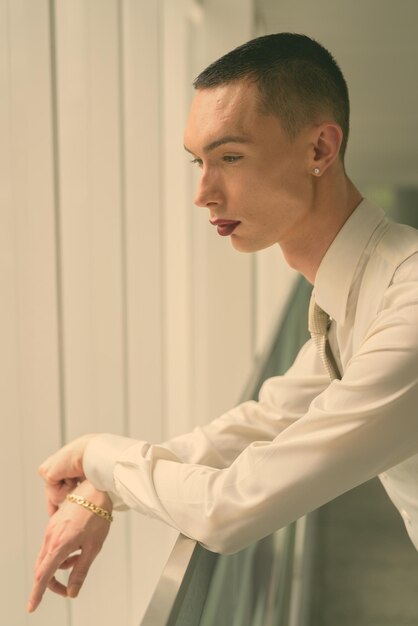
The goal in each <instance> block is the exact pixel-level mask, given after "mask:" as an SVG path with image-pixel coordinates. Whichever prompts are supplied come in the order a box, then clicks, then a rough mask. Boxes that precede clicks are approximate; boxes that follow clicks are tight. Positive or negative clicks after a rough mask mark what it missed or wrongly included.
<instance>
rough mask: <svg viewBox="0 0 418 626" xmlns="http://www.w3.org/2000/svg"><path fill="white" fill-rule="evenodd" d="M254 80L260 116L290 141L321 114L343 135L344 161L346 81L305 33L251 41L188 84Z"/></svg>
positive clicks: (347, 108)
mask: <svg viewBox="0 0 418 626" xmlns="http://www.w3.org/2000/svg"><path fill="white" fill-rule="evenodd" d="M245 79H249V80H254V81H255V82H256V83H257V86H258V90H259V93H260V103H261V110H262V112H263V113H267V114H273V115H277V116H278V117H279V118H280V121H281V123H282V124H283V127H284V130H285V131H286V132H287V133H288V135H289V136H290V137H295V136H296V135H297V133H298V132H299V131H300V130H301V129H302V128H303V127H304V126H305V125H306V124H308V123H309V122H312V121H315V119H317V117H318V115H319V114H320V113H323V112H327V113H329V114H330V115H332V116H333V118H334V120H335V121H336V122H337V124H338V125H339V126H340V127H341V129H342V131H343V141H342V144H341V148H340V156H341V159H342V160H344V154H345V149H346V146H347V140H348V133H349V115H350V104H349V98H348V89H347V83H346V82H345V79H344V76H343V74H342V72H341V70H340V68H339V66H338V65H337V62H336V61H335V59H334V58H333V56H332V55H331V54H330V52H328V50H326V49H325V48H324V47H323V46H322V45H321V44H319V43H318V42H317V41H315V40H314V39H311V38H310V37H307V36H306V35H300V34H296V33H276V34H273V35H265V36H263V37H257V38H256V39H252V40H251V41H248V42H247V43H244V44H243V45H241V46H239V47H238V48H235V49H234V50H232V51H231V52H228V53H227V54H225V55H224V56H223V57H221V58H220V59H218V60H217V61H214V62H213V63H212V64H211V65H209V66H208V67H207V68H206V69H205V70H203V72H201V73H200V74H199V76H198V77H197V78H196V79H195V81H194V82H193V85H194V87H195V88H196V89H205V88H210V87H216V86H218V85H222V84H226V83H229V82H232V81H235V80H245Z"/></svg>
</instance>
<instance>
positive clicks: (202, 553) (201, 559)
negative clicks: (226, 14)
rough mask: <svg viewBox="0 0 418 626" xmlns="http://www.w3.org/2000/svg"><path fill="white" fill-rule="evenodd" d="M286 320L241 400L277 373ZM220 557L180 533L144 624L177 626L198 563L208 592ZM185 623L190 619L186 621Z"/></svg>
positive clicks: (258, 362) (258, 361) (257, 364)
mask: <svg viewBox="0 0 418 626" xmlns="http://www.w3.org/2000/svg"><path fill="white" fill-rule="evenodd" d="M301 285H302V283H301V281H298V283H297V285H296V287H295V289H294V291H293V293H292V294H291V295H290V297H289V301H288V304H287V307H286V308H287V310H289V303H292V301H293V300H294V299H295V297H296V295H297V293H298V290H299V289H300V288H301ZM285 321H286V320H283V319H282V318H281V319H280V320H279V322H278V324H277V327H276V329H275V331H274V333H273V335H272V337H271V340H270V341H269V342H268V343H267V345H266V348H265V349H264V351H263V352H262V353H261V354H260V355H259V356H258V357H257V358H256V360H255V363H254V367H253V369H252V372H251V374H250V377H249V379H248V381H247V384H246V385H245V387H244V391H243V393H242V394H241V399H240V402H244V401H246V400H250V399H255V398H256V397H257V396H258V391H259V389H260V386H261V384H262V382H263V381H264V380H265V378H266V377H268V376H269V375H273V374H275V373H277V372H276V371H275V356H276V355H275V352H276V348H277V345H278V343H279V341H280V337H281V333H282V329H283V326H284V323H285ZM291 532H292V533H293V534H294V529H291ZM218 556H219V555H217V554H215V553H212V552H209V551H208V550H206V549H205V548H203V547H202V546H201V545H200V544H199V543H197V542H196V541H194V540H192V539H189V538H187V537H185V536H183V535H181V534H180V535H179V537H178V538H177V541H176V543H175V545H174V548H173V550H172V552H171V554H170V555H169V557H168V560H167V563H166V565H165V567H164V570H163V572H162V575H161V578H160V580H159V582H158V583H157V586H156V589H155V591H154V593H153V595H152V597H151V600H150V602H149V605H148V608H147V610H146V612H145V614H144V617H143V619H142V621H141V625H140V626H174V624H176V620H177V617H178V614H179V611H180V610H181V605H182V602H183V599H184V597H185V595H186V592H187V590H188V587H189V584H190V582H191V581H192V579H193V573H194V572H195V571H196V568H197V567H198V566H199V568H202V566H201V564H202V563H203V568H202V569H203V570H204V573H203V574H204V579H205V582H204V585H206V591H207V589H208V588H209V584H210V576H211V572H212V570H213V568H214V566H215V563H216V560H217V558H218ZM287 560H288V561H289V567H290V568H291V567H292V559H291V558H289V559H287ZM196 596H199V597H200V599H201V602H202V605H201V606H202V608H203V604H204V600H205V596H203V595H202V589H199V590H198V593H197V594H195V595H194V599H193V601H194V602H195V601H197V597H196ZM181 623H189V622H187V620H186V621H184V620H182V621H181ZM276 623H277V622H276Z"/></svg>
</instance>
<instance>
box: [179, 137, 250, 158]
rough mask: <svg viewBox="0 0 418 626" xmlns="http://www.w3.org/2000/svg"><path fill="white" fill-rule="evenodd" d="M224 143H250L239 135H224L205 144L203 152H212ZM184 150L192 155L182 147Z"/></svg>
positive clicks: (186, 148) (185, 147)
mask: <svg viewBox="0 0 418 626" xmlns="http://www.w3.org/2000/svg"><path fill="white" fill-rule="evenodd" d="M225 143H250V139H248V138H247V137H241V136H239V135H224V136H223V137H219V139H215V141H212V142H211V143H209V144H207V145H206V146H205V147H204V148H203V152H205V153H208V152H212V150H215V149H216V148H219V146H223V145H224V144H225ZM184 149H185V150H187V152H190V154H194V153H193V152H192V151H191V150H189V148H188V147H187V146H184Z"/></svg>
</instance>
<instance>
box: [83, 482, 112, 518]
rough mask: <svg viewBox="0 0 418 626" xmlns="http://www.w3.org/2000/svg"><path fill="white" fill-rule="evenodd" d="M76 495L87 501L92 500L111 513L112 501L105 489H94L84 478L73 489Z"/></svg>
mask: <svg viewBox="0 0 418 626" xmlns="http://www.w3.org/2000/svg"><path fill="white" fill-rule="evenodd" d="M74 493H75V494H76V495H79V496H82V497H83V498H86V500H88V501H89V502H92V503H93V504H95V505H96V506H99V507H100V508H102V509H105V510H106V511H109V513H111V512H112V511H113V502H112V500H111V499H110V497H109V495H108V493H107V492H106V491H100V490H99V489H96V487H94V485H92V484H91V483H90V482H89V481H88V480H84V481H83V482H82V483H80V484H79V485H78V487H77V489H75V490H74Z"/></svg>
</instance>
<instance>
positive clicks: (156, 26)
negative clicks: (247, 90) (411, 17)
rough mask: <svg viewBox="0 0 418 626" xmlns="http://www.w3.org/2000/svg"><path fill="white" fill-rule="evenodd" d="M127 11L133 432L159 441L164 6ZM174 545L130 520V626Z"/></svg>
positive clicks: (161, 531) (147, 524) (129, 2)
mask: <svg viewBox="0 0 418 626" xmlns="http://www.w3.org/2000/svg"><path fill="white" fill-rule="evenodd" d="M122 7H123V11H122V17H123V20H122V33H123V68H124V71H123V101H124V115H123V120H124V123H123V127H124V145H125V158H124V163H125V190H126V192H125V199H126V220H125V227H126V237H125V241H126V289H127V302H128V309H127V329H126V330H127V337H128V342H127V349H128V372H127V381H128V391H129V393H128V408H129V411H128V414H129V434H130V436H132V437H136V438H138V439H146V440H148V441H161V440H163V439H164V437H165V433H164V429H163V405H164V403H163V396H164V378H163V371H164V368H163V325H162V320H163V312H162V219H161V197H162V192H163V176H162V168H161V161H162V155H161V150H160V148H161V135H162V130H161V126H160V109H161V107H162V88H161V87H162V85H161V55H162V50H161V39H160V37H161V23H160V6H159V2H158V1H155V2H147V1H141V2H138V0H124V2H123V4H122ZM174 536H175V535H174ZM173 540H174V537H173V531H172V530H171V529H168V528H167V527H166V526H164V525H162V524H159V523H157V522H155V521H153V520H149V519H147V518H145V517H143V516H140V515H138V514H133V515H132V519H131V536H130V558H131V563H130V569H129V577H130V590H131V606H132V610H131V622H130V623H132V626H136V625H137V624H138V623H139V620H140V617H141V615H142V614H143V612H144V610H145V608H146V606H147V604H148V601H149V599H150V597H151V595H152V593H153V591H154V589H155V586H156V584H157V581H158V579H159V577H160V575H161V571H162V568H163V565H164V563H165V561H166V559H167V557H168V554H169V551H170V549H171V545H172V543H173Z"/></svg>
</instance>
